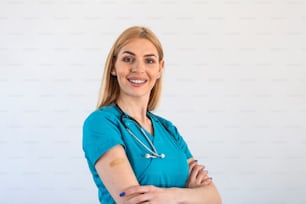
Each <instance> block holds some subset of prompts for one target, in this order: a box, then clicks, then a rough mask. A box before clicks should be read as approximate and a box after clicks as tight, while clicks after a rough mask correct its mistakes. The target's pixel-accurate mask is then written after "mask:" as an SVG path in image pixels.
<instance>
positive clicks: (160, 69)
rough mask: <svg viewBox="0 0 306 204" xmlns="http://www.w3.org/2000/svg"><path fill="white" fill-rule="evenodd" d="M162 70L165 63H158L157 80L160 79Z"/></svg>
mask: <svg viewBox="0 0 306 204" xmlns="http://www.w3.org/2000/svg"><path fill="white" fill-rule="evenodd" d="M164 69H165V61H164V60H162V61H160V63H159V73H158V74H157V79H159V78H160V77H161V75H162V74H163V72H164Z"/></svg>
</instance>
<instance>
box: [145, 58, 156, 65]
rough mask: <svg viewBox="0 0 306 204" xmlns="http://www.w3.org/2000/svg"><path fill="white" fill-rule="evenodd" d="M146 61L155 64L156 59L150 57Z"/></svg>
mask: <svg viewBox="0 0 306 204" xmlns="http://www.w3.org/2000/svg"><path fill="white" fill-rule="evenodd" d="M146 63H147V64H154V63H155V60H154V59H150V58H148V59H146Z"/></svg>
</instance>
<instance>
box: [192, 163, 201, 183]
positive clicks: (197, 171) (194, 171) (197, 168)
mask: <svg viewBox="0 0 306 204" xmlns="http://www.w3.org/2000/svg"><path fill="white" fill-rule="evenodd" d="M202 171H203V166H201V165H197V166H195V167H193V169H192V171H191V172H190V175H189V177H190V179H191V180H198V177H202V175H204V174H203V173H202Z"/></svg>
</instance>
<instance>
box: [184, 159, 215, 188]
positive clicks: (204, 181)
mask: <svg viewBox="0 0 306 204" xmlns="http://www.w3.org/2000/svg"><path fill="white" fill-rule="evenodd" d="M211 180H212V178H211V177H209V176H208V171H207V170H205V166H202V165H199V164H198V163H197V161H196V160H193V161H191V162H190V163H189V177H188V180H187V182H186V187H187V188H194V187H199V186H203V185H209V184H210V183H211Z"/></svg>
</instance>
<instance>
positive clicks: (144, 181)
mask: <svg viewBox="0 0 306 204" xmlns="http://www.w3.org/2000/svg"><path fill="white" fill-rule="evenodd" d="M121 115H122V113H121V112H120V111H119V109H118V108H117V107H116V106H115V105H109V106H105V107H102V108H100V109H98V110H96V111H94V112H92V113H91V114H90V115H89V116H88V117H87V118H86V120H85V122H84V125H83V150H84V152H85V157H86V159H87V163H88V166H89V169H90V171H91V173H92V176H93V179H94V182H95V184H96V186H97V187H98V191H99V200H100V202H101V203H103V204H112V203H115V201H114V200H113V198H112V196H111V195H110V193H109V192H108V190H107V189H106V187H105V185H104V184H103V181H102V180H101V179H100V177H99V175H98V173H97V171H96V169H95V163H96V162H97V161H98V159H99V158H100V157H101V156H102V155H103V154H104V153H106V152H107V151H108V150H109V149H111V148H112V147H114V146H116V145H122V146H123V148H124V150H125V152H126V155H127V157H128V159H129V161H130V164H131V166H132V169H133V171H134V173H135V175H136V178H137V180H138V182H139V184H140V185H154V186H157V187H179V188H183V187H185V183H186V181H187V178H188V176H189V169H188V162H187V160H188V159H189V158H191V157H192V155H191V153H190V151H189V149H188V146H187V144H186V143H185V141H184V139H183V138H182V136H181V135H180V134H179V132H178V131H177V129H176V127H175V126H174V125H173V124H172V123H171V122H170V121H168V120H166V119H164V118H162V117H159V116H156V115H154V114H152V113H150V112H148V113H147V116H148V117H149V118H150V119H151V121H152V125H153V130H154V131H153V132H154V136H153V135H151V134H150V133H149V132H148V131H146V130H145V132H146V135H147V136H148V137H149V139H150V140H151V141H152V143H153V144H154V145H155V148H156V150H157V152H158V153H159V154H161V153H163V154H165V155H166V157H165V158H163V159H162V158H149V159H148V158H145V157H144V155H145V154H146V153H149V152H148V151H147V150H146V149H145V148H144V147H143V146H142V145H141V144H140V143H139V142H138V141H137V140H136V139H135V138H134V137H133V136H132V135H131V134H130V133H129V132H128V131H127V130H126V128H125V126H124V125H123V124H122V121H123V122H124V123H125V124H126V126H127V127H128V128H129V129H130V130H131V131H132V132H133V133H134V134H135V135H136V136H137V137H138V139H140V140H141V141H142V142H143V143H144V144H146V145H147V147H150V145H149V143H148V142H147V140H146V139H145V137H144V135H143V134H142V133H141V131H140V129H139V127H138V126H137V124H136V122H135V121H133V120H131V119H129V118H126V117H124V118H123V120H121ZM119 193H120V192H118V194H119Z"/></svg>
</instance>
